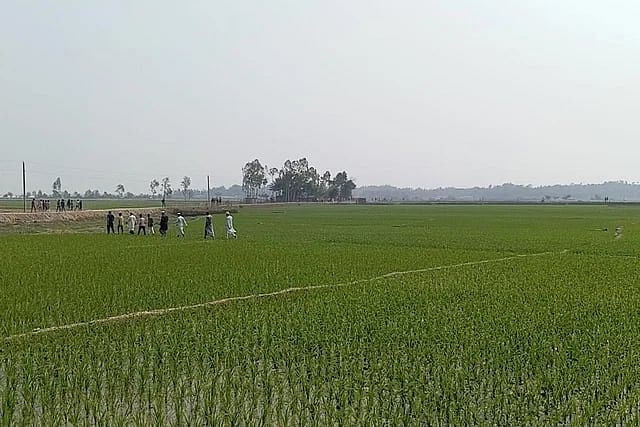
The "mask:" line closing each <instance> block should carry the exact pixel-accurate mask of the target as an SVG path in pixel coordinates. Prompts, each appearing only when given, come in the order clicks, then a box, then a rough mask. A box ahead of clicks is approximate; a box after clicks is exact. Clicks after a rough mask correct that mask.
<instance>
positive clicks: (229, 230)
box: [225, 211, 238, 239]
mask: <svg viewBox="0 0 640 427" xmlns="http://www.w3.org/2000/svg"><path fill="white" fill-rule="evenodd" d="M225 215H226V217H227V218H226V224H227V239H228V238H229V236H231V237H233V238H234V239H237V238H238V233H237V232H236V229H235V228H233V217H232V216H231V213H230V212H229V211H227V212H226V213H225Z"/></svg>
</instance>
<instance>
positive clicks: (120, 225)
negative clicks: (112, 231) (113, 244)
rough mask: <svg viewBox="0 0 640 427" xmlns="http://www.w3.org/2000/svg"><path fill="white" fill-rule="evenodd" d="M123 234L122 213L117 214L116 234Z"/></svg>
mask: <svg viewBox="0 0 640 427" xmlns="http://www.w3.org/2000/svg"><path fill="white" fill-rule="evenodd" d="M122 233H124V218H123V217H122V212H118V234H122Z"/></svg>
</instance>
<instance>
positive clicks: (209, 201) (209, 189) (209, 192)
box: [207, 175, 211, 209]
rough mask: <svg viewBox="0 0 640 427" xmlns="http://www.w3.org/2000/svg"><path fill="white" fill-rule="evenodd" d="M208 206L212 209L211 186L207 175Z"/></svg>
mask: <svg viewBox="0 0 640 427" xmlns="http://www.w3.org/2000/svg"><path fill="white" fill-rule="evenodd" d="M207 206H209V209H211V186H210V185H209V175H207Z"/></svg>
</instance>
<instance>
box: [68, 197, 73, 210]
mask: <svg viewBox="0 0 640 427" xmlns="http://www.w3.org/2000/svg"><path fill="white" fill-rule="evenodd" d="M67 209H68V210H70V211H72V210H73V200H71V199H67Z"/></svg>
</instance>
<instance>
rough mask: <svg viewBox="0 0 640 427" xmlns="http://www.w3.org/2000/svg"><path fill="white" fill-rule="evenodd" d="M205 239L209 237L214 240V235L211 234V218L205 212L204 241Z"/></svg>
mask: <svg viewBox="0 0 640 427" xmlns="http://www.w3.org/2000/svg"><path fill="white" fill-rule="evenodd" d="M207 237H211V238H212V239H215V234H214V232H213V216H211V214H210V213H209V212H207V216H205V217H204V239H205V240H206V239H207Z"/></svg>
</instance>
